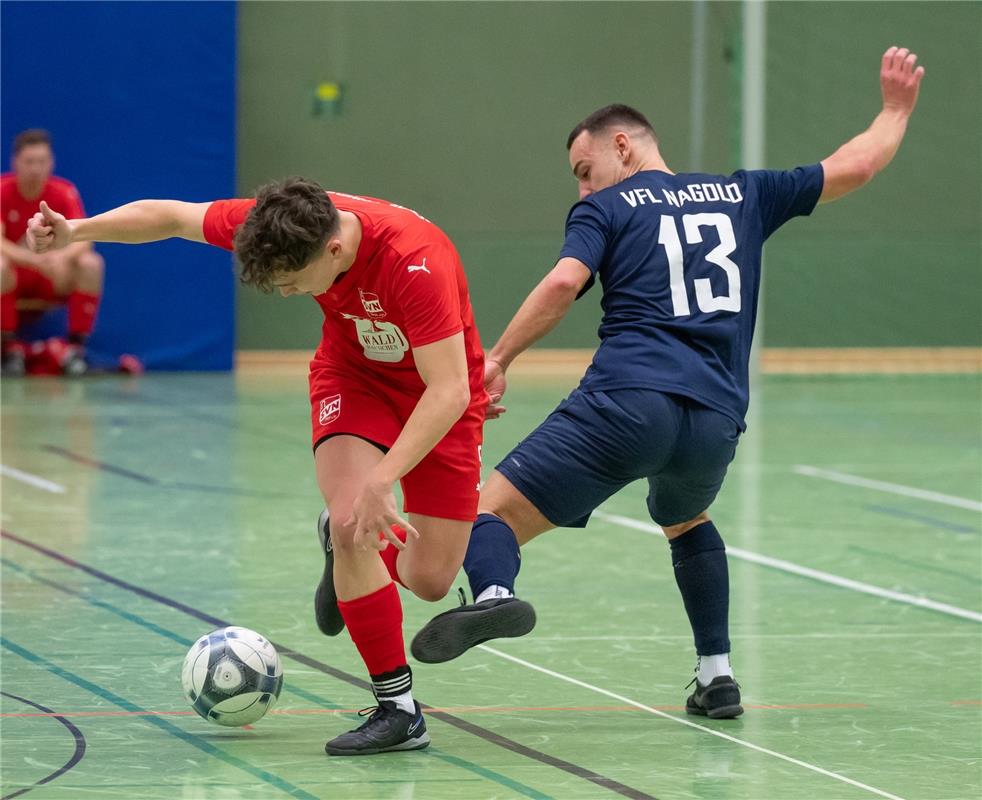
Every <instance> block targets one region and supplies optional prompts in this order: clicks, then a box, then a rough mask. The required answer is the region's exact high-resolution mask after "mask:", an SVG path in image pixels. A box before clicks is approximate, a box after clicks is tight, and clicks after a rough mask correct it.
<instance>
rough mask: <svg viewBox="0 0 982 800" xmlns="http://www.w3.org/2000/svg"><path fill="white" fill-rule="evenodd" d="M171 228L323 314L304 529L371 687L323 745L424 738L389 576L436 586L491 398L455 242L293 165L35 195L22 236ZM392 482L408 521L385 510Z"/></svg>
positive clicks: (46, 243)
mask: <svg viewBox="0 0 982 800" xmlns="http://www.w3.org/2000/svg"><path fill="white" fill-rule="evenodd" d="M171 236H178V237H181V238H184V239H191V240H193V241H199V242H208V243H210V244H213V245H216V246H218V247H223V248H225V249H228V250H232V249H234V250H235V251H236V253H237V255H238V257H239V261H240V262H241V265H242V274H241V277H242V280H243V282H245V283H247V284H251V285H254V286H257V287H258V288H260V289H265V290H272V289H274V288H275V289H278V290H279V291H280V293H281V294H283V295H284V296H288V295H294V294H303V295H311V296H312V297H313V298H314V299H315V300H316V301H317V303H318V304H319V305H320V306H321V309H322V310H323V312H324V325H323V340H322V342H321V344H320V347H319V348H318V350H317V353H316V354H315V356H314V358H313V360H312V361H311V364H310V401H311V423H312V428H313V446H314V460H315V465H316V469H317V482H318V485H319V487H320V490H321V492H322V494H323V495H324V499H325V501H326V503H327V508H328V509H329V511H330V514H329V515H328V514H327V512H325V513H324V514H322V515H321V521H320V524H319V525H318V527H319V529H320V531H319V532H320V533H321V539H322V546H323V549H324V552H325V570H324V576H323V578H322V580H321V584H320V586H319V587H318V589H317V593H316V596H315V610H316V618H317V624H318V626H319V627H320V629H321V630H322V631H323V632H324V633H326V634H328V635H336V634H337V633H340V631H341V630H342V629H343V628H344V627H345V625H347V627H348V630H349V632H350V634H351V638H352V640H353V641H354V643H355V646H356V647H357V648H358V651H359V653H360V654H361V656H362V658H363V659H364V661H365V665H366V666H367V668H368V672H369V674H370V675H371V678H372V687H373V690H374V693H375V696H376V698H377V699H378V708H377V709H376V710H375V712H374V713H373V714H372V715H371V717H369V719H368V721H367V722H366V723H365V724H363V725H362V726H361V727H360V728H358V729H356V730H354V731H349V732H347V733H345V734H342V735H341V736H338V737H337V738H335V739H333V740H331V741H330V742H328V743H327V746H326V750H327V752H328V753H329V754H331V755H359V754H369V753H379V752H384V751H387V750H411V749H418V748H421V747H425V746H426V745H427V744H428V743H429V735H428V734H427V733H426V725H425V722H424V721H423V717H422V714H421V712H420V708H419V704H418V703H416V702H415V701H414V700H413V699H412V692H411V687H412V673H411V672H410V669H409V666H408V664H407V662H406V655H405V648H404V645H403V639H402V606H401V605H400V600H399V594H398V591H397V590H396V586H395V584H394V583H393V581H398V582H399V583H401V584H402V585H403V586H405V587H407V588H408V589H410V590H411V591H413V592H414V593H415V594H416V595H417V596H419V597H422V598H423V599H425V600H438V599H440V598H442V597H443V596H444V595H445V594H446V593H447V591H448V590H449V588H450V585H451V583H452V581H453V579H454V577H455V576H456V574H457V571H458V569H459V568H460V565H461V562H462V560H463V557H464V552H465V550H466V548H467V539H468V533H469V531H470V527H471V523H472V521H473V519H474V515H475V513H476V511H477V498H478V489H479V486H478V484H479V481H480V453H479V450H480V445H481V428H482V424H483V421H484V412H485V408H486V406H487V402H488V397H487V394H486V392H485V390H484V356H483V352H482V350H481V344H480V341H479V340H478V335H477V330H476V328H475V326H474V319H473V314H472V312H471V305H470V300H469V297H468V293H467V281H466V279H465V277H464V272H463V269H462V267H461V264H460V258H459V256H458V255H457V251H456V250H455V249H454V246H453V244H452V243H451V242H450V240H449V239H448V238H447V236H446V235H445V234H444V233H443V232H442V231H441V230H440V229H439V228H437V227H436V226H435V225H433V224H432V223H431V222H429V221H427V220H425V219H423V218H422V217H420V216H419V215H418V214H416V213H415V212H413V211H410V210H408V209H405V208H402V207H401V206H397V205H393V204H391V203H387V202H385V201H383V200H375V199H372V198H367V197H356V196H353V195H347V194H340V193H326V192H325V191H324V190H323V189H322V188H321V187H319V186H318V185H317V184H315V183H311V182H308V181H304V180H300V179H291V180H288V181H285V182H283V183H279V184H271V185H269V186H266V187H263V188H262V189H260V191H259V192H258V194H257V197H256V199H252V200H219V201H216V202H213V203H182V202H178V201H173V200H141V201H137V202H135V203H130V204H128V205H125V206H121V207H120V208H117V209H114V210H112V211H108V212H106V213H105V214H100V215H98V216H95V217H92V218H90V219H79V220H66V219H65V218H64V217H63V216H62V215H59V214H55V213H54V212H52V211H51V210H50V209H49V208H48V207H47V206H46V205H42V207H41V212H40V213H38V214H37V215H36V216H35V218H34V219H33V220H32V221H31V223H30V228H29V232H28V241H29V242H30V244H31V246H32V248H33V249H34V250H35V251H36V252H47V251H48V250H51V249H56V248H58V247H64V246H70V245H71V243H73V242H80V241H114V242H131V243H138V242H148V241H154V240H158V239H164V238H168V237H171ZM396 480H399V481H401V483H402V488H403V494H404V497H405V504H404V511H405V512H407V516H408V519H404V518H402V517H400V516H399V514H398V513H397V511H396V507H395V498H394V496H393V493H392V486H393V483H394V482H395V481H396ZM406 532H408V533H409V536H408V540H407V536H406ZM380 556H381V557H380Z"/></svg>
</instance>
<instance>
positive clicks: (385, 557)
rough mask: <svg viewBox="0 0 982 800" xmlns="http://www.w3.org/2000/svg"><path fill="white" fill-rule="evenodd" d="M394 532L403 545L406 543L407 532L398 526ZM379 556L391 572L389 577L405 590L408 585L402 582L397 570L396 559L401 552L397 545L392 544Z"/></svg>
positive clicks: (393, 527)
mask: <svg viewBox="0 0 982 800" xmlns="http://www.w3.org/2000/svg"><path fill="white" fill-rule="evenodd" d="M392 532H393V533H394V534H395V535H396V536H398V537H399V541H400V542H402V543H403V544H405V543H406V532H405V531H404V530H403V529H402V528H400V527H399V526H398V525H393V526H392ZM379 555H380V556H382V563H383V564H385V568H386V569H387V570H388V571H389V577H390V578H392V580H394V581H395V582H396V583H398V584H399V585H400V586H402V587H404V588H405V587H406V584H404V583H403V582H402V578H400V577H399V571H398V570H397V569H396V559H397V558H398V557H399V551H398V550H397V549H396V548H395V545H393V544H391V543H390V544H389V546H388V547H386V548H385V549H384V550H383V551H382V552H381V553H379Z"/></svg>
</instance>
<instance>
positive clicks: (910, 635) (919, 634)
mask: <svg viewBox="0 0 982 800" xmlns="http://www.w3.org/2000/svg"><path fill="white" fill-rule="evenodd" d="M730 638H731V639H780V640H781V641H784V640H786V639H978V638H979V634H978V632H977V631H974V630H973V631H969V630H968V629H964V630H960V631H950V632H948V633H939V632H937V631H930V632H923V631H916V630H911V631H891V632H885V633H865V632H863V631H854V632H851V633H850V632H846V633H733V631H730ZM522 641H523V642H525V643H526V644H534V643H536V642H667V641H680V642H691V641H692V634H691V633H666V634H657V633H655V634H651V635H650V636H617V635H611V636H538V635H536V636H535V637H534V638H532V639H523V640H522Z"/></svg>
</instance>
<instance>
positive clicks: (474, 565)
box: [464, 514, 522, 603]
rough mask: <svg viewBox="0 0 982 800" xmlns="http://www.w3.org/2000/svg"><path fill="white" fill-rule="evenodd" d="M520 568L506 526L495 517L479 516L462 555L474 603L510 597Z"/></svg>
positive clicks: (515, 545) (515, 543) (513, 540)
mask: <svg viewBox="0 0 982 800" xmlns="http://www.w3.org/2000/svg"><path fill="white" fill-rule="evenodd" d="M521 565H522V557H521V551H520V550H519V547H518V540H517V539H516V538H515V533H514V531H512V529H511V528H510V527H509V526H508V524H507V523H506V522H505V521H504V520H503V519H501V518H500V517H497V516H495V515H494V514H480V515H478V517H477V520H476V521H475V522H474V527H473V528H472V529H471V538H470V542H469V543H468V546H467V554H466V555H465V556H464V571H465V572H466V573H467V580H468V581H469V582H470V586H471V593H472V595H473V597H474V602H475V603H480V602H481V601H483V600H490V599H492V598H500V597H512V596H513V595H514V594H515V579H516V578H517V577H518V571H519V569H520V568H521Z"/></svg>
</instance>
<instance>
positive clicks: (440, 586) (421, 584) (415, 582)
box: [400, 570, 456, 603]
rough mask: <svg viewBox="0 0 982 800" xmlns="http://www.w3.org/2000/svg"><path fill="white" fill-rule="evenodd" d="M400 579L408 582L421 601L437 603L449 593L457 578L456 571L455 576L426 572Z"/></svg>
mask: <svg viewBox="0 0 982 800" xmlns="http://www.w3.org/2000/svg"><path fill="white" fill-rule="evenodd" d="M400 577H402V579H403V580H404V581H406V585H407V587H408V588H409V589H410V590H411V591H412V593H413V594H414V595H416V596H417V597H418V598H419V599H420V600H426V601H427V602H428V603H435V602H436V601H437V600H442V599H443V598H444V597H446V596H447V594H448V593H449V591H450V589H451V587H452V586H453V581H454V578H455V577H456V570H455V571H454V573H453V574H447V572H436V571H430V570H427V571H426V572H422V573H420V572H414V573H413V574H412V575H408V576H400Z"/></svg>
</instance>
